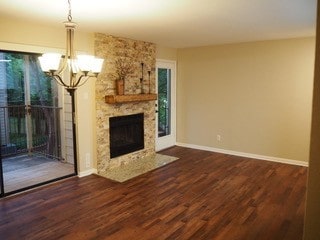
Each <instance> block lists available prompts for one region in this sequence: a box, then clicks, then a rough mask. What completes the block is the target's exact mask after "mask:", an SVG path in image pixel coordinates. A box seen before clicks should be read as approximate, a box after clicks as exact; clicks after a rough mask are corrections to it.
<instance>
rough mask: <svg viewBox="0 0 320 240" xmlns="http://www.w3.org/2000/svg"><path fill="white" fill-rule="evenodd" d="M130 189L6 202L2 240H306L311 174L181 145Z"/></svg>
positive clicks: (48, 192) (117, 186)
mask: <svg viewBox="0 0 320 240" xmlns="http://www.w3.org/2000/svg"><path fill="white" fill-rule="evenodd" d="M160 153H163V154H167V155H171V156H176V157H178V158H179V160H177V161H175V162H173V163H170V164H168V165H166V166H164V167H162V168H159V169H156V170H154V171H151V172H148V173H145V174H143V175H141V176H138V177H136V178H133V179H131V180H128V181H126V182H123V183H116V182H113V181H111V180H108V179H105V178H102V177H99V176H95V175H91V176H88V177H83V178H77V177H74V178H70V179H68V180H64V181H61V182H58V183H55V184H52V185H50V186H46V187H42V188H40V189H36V190H33V191H31V192H27V193H23V194H20V195H17V196H11V197H8V198H5V199H2V200H0V216H1V217H0V236H1V238H2V239H7V240H8V239H47V240H48V239H77V240H81V239H108V240H109V239H110V240H111V239H117V240H119V239H120V240H121V239H131V240H133V239H139V240H141V239H157V240H158V239H197V240H198V239H206V240H207V239H215V240H222V239H223V240H235V239H237V240H242V239H243V240H257V239H259V240H264V239H265V240H270V239H272V240H277V239H279V240H280V239H281V240H286V239H287V240H298V239H299V240H300V239H302V230H303V217H304V209H305V194H306V177H307V168H305V167H299V166H292V165H286V164H280V163H273V162H267V161H260V160H253V159H248V158H243V157H235V156H230V155H225V154H217V153H212V152H206V151H200V150H194V149H187V148H182V147H174V148H171V149H168V150H165V151H162V152H160Z"/></svg>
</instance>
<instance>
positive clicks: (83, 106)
mask: <svg viewBox="0 0 320 240" xmlns="http://www.w3.org/2000/svg"><path fill="white" fill-rule="evenodd" d="M0 22H1V24H0V31H1V32H2V33H5V34H1V35H0V49H3V50H13V51H26V52H38V53H42V52H48V51H49V52H52V51H59V52H61V53H64V49H65V38H66V36H65V30H64V25H63V24H61V28H48V27H47V26H42V25H38V24H32V23H28V22H21V21H16V20H13V19H3V18H1V17H0ZM93 42H94V41H93V33H86V32H80V31H76V32H75V48H76V51H79V52H82V53H88V54H92V53H93ZM94 82H95V80H92V79H90V81H89V83H86V84H85V85H84V86H83V87H81V89H79V90H78V91H77V119H78V153H79V154H78V155H79V171H80V172H82V171H85V170H87V169H91V168H92V167H95V165H96V163H95V161H94V159H95V158H94V157H95V152H94V149H95V141H94V139H95V132H94V129H95V128H94V127H93V126H95V118H94V116H95V113H93V111H95V110H94V109H95V101H94V99H95V96H94V94H95V92H94V87H93V86H94ZM88 113H89V114H88ZM87 154H89V156H90V158H91V166H90V167H86V165H85V159H86V155H87Z"/></svg>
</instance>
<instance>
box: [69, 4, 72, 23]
mask: <svg viewBox="0 0 320 240" xmlns="http://www.w3.org/2000/svg"><path fill="white" fill-rule="evenodd" d="M68 6H69V12H68V21H69V22H72V15H71V0H68Z"/></svg>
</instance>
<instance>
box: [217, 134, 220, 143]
mask: <svg viewBox="0 0 320 240" xmlns="http://www.w3.org/2000/svg"><path fill="white" fill-rule="evenodd" d="M217 141H218V142H221V135H219V134H218V135H217Z"/></svg>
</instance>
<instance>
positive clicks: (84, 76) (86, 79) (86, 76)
mask: <svg viewBox="0 0 320 240" xmlns="http://www.w3.org/2000/svg"><path fill="white" fill-rule="evenodd" d="M82 78H85V79H84V82H83V83H81V84H80V82H81V80H82ZM89 78H90V76H88V75H85V74H81V76H80V77H79V79H78V80H77V82H76V83H75V84H74V86H75V87H80V86H82V85H83V84H85V83H86V82H87V81H88V79H89Z"/></svg>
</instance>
